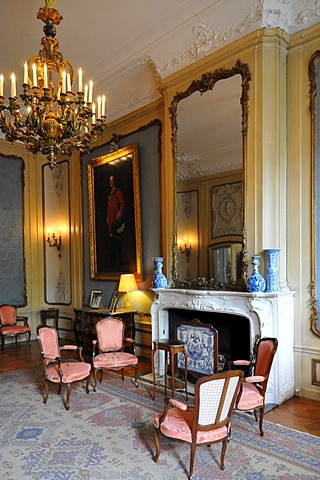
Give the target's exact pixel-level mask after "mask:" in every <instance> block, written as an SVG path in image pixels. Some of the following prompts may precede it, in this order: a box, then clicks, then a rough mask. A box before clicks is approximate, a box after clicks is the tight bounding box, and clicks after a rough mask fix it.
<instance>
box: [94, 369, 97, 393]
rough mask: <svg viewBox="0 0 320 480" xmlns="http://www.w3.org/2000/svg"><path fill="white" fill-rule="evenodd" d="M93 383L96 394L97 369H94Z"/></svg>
mask: <svg viewBox="0 0 320 480" xmlns="http://www.w3.org/2000/svg"><path fill="white" fill-rule="evenodd" d="M93 381H94V385H93V391H94V392H96V391H97V369H96V368H94V369H93Z"/></svg>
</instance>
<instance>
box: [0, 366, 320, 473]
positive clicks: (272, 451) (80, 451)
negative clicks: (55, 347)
mask: <svg viewBox="0 0 320 480" xmlns="http://www.w3.org/2000/svg"><path fill="white" fill-rule="evenodd" d="M42 387H43V383H42V371H41V370H40V371H38V370H37V369H25V370H17V371H14V372H6V373H1V374H0V392H1V406H0V472H1V479H6V480H22V479H37V480H38V479H46V480H100V479H112V480H117V479H124V480H131V479H135V480H138V479H139V480H180V479H181V480H182V479H186V478H187V472H188V468H189V447H187V446H186V445H178V444H174V443H173V442H166V441H165V439H162V442H161V445H162V451H161V455H160V458H159V462H158V464H155V463H154V462H153V461H152V455H153V452H154V441H153V427H152V422H153V417H154V415H155V414H156V413H158V412H160V411H162V407H163V395H162V393H161V392H160V391H158V392H157V395H156V400H155V402H153V401H152V399H151V393H152V387H151V385H150V384H147V383H142V382H140V383H139V388H138V389H136V388H135V386H134V385H133V383H132V381H131V379H128V378H126V379H125V381H124V382H122V381H121V377H119V376H116V375H112V374H107V375H105V377H104V380H103V383H102V384H101V386H100V387H99V388H98V390H97V392H96V393H94V392H93V391H92V389H91V392H90V393H89V395H87V394H86V393H85V390H84V385H79V386H78V388H76V389H73V391H72V394H71V406H70V411H69V412H67V411H66V410H65V409H64V406H63V403H62V398H61V397H60V396H59V395H58V394H57V393H56V390H55V388H54V387H52V388H51V389H50V394H49V401H48V404H47V405H44V404H43V403H42ZM64 393H65V392H64V391H63V394H64ZM220 448H221V447H220V445H214V446H212V447H210V448H207V447H202V448H198V449H197V453H196V460H195V468H194V474H195V475H194V477H193V478H194V480H196V479H201V480H208V479H210V480H214V479H216V480H225V479H232V480H275V479H279V480H311V479H312V480H319V478H320V460H319V452H320V438H319V437H315V436H312V435H308V434H302V433H299V432H297V431H294V430H290V429H287V428H284V427H280V426H278V425H273V424H271V423H268V422H265V436H264V437H263V438H261V437H260V436H259V434H258V427H257V424H256V423H255V421H254V419H253V417H251V416H248V415H238V414H235V415H234V416H233V421H232V438H231V441H230V443H229V446H228V449H227V454H226V460H225V464H226V467H225V470H224V471H221V470H220V468H219V465H218V461H219V458H220Z"/></svg>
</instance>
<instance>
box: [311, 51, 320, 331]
mask: <svg viewBox="0 0 320 480" xmlns="http://www.w3.org/2000/svg"><path fill="white" fill-rule="evenodd" d="M319 60H320V50H317V51H316V52H315V53H314V54H313V55H312V57H311V58H310V61H309V82H310V92H309V93H310V114H311V155H312V158H311V171H312V175H311V178H312V203H311V209H312V212H311V219H312V221H311V282H310V305H311V315H310V326H311V330H312V332H313V333H314V334H315V335H317V336H318V337H320V318H319V314H318V299H319V296H320V282H319V278H320V256H319V254H318V252H319V251H320V250H319V248H320V148H319V145H320V96H319V95H318V93H319V92H320V61H319Z"/></svg>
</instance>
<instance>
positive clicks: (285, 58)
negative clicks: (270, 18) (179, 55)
mask: <svg viewBox="0 0 320 480" xmlns="http://www.w3.org/2000/svg"><path fill="white" fill-rule="evenodd" d="M319 33H320V26H319V25H318V26H316V27H313V28H312V29H309V30H308V31H306V32H302V33H300V34H299V35H296V36H295V37H293V38H289V36H288V35H287V34H286V33H285V32H283V31H282V30H280V29H272V30H271V29H263V30H259V31H257V32H255V33H254V34H250V35H248V36H246V37H245V38H243V39H242V40H240V41H238V42H235V43H234V44H232V45H230V46H228V47H226V48H225V49H222V50H220V51H218V52H216V53H214V54H212V55H210V56H208V57H206V58H204V59H202V60H201V61H199V62H197V63H196V64H194V65H192V66H191V67H188V68H186V69H184V70H182V71H180V72H179V73H177V74H175V75H172V76H171V77H168V78H167V79H166V80H165V86H166V92H165V112H166V123H165V132H166V136H165V138H164V142H165V157H166V160H167V165H166V169H167V172H168V176H169V177H170V175H171V173H172V172H174V165H173V160H172V152H171V136H170V133H171V132H170V117H169V113H168V109H169V107H170V103H171V100H172V98H173V96H174V95H175V93H176V92H177V91H184V90H186V88H187V87H188V86H189V84H190V83H191V81H192V80H193V79H197V78H200V77H201V75H202V74H203V73H204V72H206V71H214V70H216V69H218V68H221V67H224V68H228V67H229V68H230V67H232V66H233V65H234V64H235V62H236V60H237V59H240V60H241V61H242V62H244V63H248V66H249V69H250V72H251V76H252V79H251V83H250V91H249V129H248V143H247V162H246V172H245V185H246V224H247V252H248V260H250V256H251V255H256V254H260V253H261V252H262V250H263V249H264V248H280V249H281V252H280V258H279V270H280V288H281V289H282V290H287V289H290V290H294V291H296V294H295V323H294V325H295V326H294V345H295V346H294V362H295V391H296V393H297V394H299V395H302V396H306V397H309V398H314V399H317V400H320V387H319V386H317V385H311V359H312V358H316V359H319V358H320V339H319V338H317V337H316V336H315V335H313V334H312V333H311V331H310V323H309V314H310V312H309V308H308V304H309V296H308V285H309V283H310V242H311V239H310V212H311V210H310V205H311V204H310V201H311V199H310V192H311V179H310V161H311V151H310V118H309V112H308V102H309V99H308V90H309V86H308V76H307V66H308V61H309V58H310V56H311V54H312V53H313V52H314V51H315V50H316V49H319V48H320V41H319V38H320V36H319ZM169 177H168V180H169ZM164 197H166V198H167V199H168V202H170V203H172V204H174V192H173V188H172V183H170V182H169V181H168V182H167V183H166V185H165V190H164ZM166 220H167V221H166V232H167V249H166V250H165V256H166V260H167V265H166V268H167V271H170V268H171V243H172V238H173V216H172V217H171V215H170V216H168V217H167V218H166ZM261 267H262V271H263V268H264V266H263V265H262V266H261ZM249 273H250V271H249ZM290 333H291V332H290ZM288 334H289V332H288Z"/></svg>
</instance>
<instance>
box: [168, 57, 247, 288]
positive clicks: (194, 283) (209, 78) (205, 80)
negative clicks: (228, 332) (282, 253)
mask: <svg viewBox="0 0 320 480" xmlns="http://www.w3.org/2000/svg"><path fill="white" fill-rule="evenodd" d="M234 75H240V76H241V79H242V81H241V86H242V93H241V98H240V103H241V132H242V172H243V177H242V178H243V179H245V178H246V157H247V146H246V145H247V131H248V98H249V84H250V80H251V75H250V71H249V67H248V65H247V64H246V63H242V62H241V61H240V60H238V61H237V62H236V64H235V66H234V67H232V68H229V69H228V68H220V69H217V70H215V71H214V72H207V73H204V74H203V75H202V77H201V78H200V79H199V80H194V81H193V82H192V83H191V84H190V86H189V87H188V88H187V89H186V90H185V91H184V92H178V93H177V94H176V95H175V96H174V97H173V99H172V102H171V106H170V108H169V113H170V119H171V143H172V155H173V159H174V168H175V172H174V174H175V178H176V173H177V172H176V169H177V133H178V119H177V110H178V104H179V102H180V101H181V100H183V99H184V98H187V97H189V96H190V95H192V93H194V92H197V91H198V92H200V93H201V94H203V93H205V92H207V91H209V90H212V89H213V87H214V85H215V84H216V83H217V82H218V81H219V80H222V79H227V78H230V77H232V76H234ZM243 183H244V182H243ZM242 195H243V198H242V204H243V216H242V222H243V227H242V231H243V237H242V251H241V280H240V281H238V282H232V284H228V285H223V284H221V283H220V282H217V281H216V280H215V279H213V278H209V279H208V278H196V279H192V280H190V281H189V280H188V281H181V280H180V279H179V274H178V248H177V233H176V230H177V229H176V224H175V228H174V232H175V233H174V239H173V246H172V269H171V277H172V286H173V287H174V288H179V287H183V288H204V289H211V290H245V286H246V279H247V267H248V263H247V260H246V254H247V251H246V208H245V188H243V193H242ZM175 222H176V219H175Z"/></svg>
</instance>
